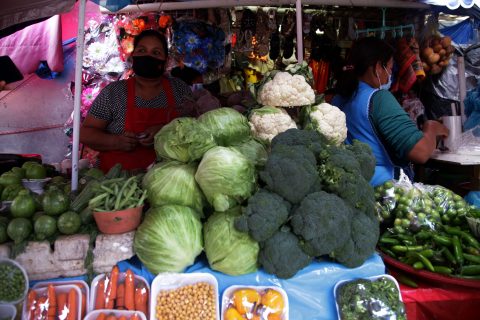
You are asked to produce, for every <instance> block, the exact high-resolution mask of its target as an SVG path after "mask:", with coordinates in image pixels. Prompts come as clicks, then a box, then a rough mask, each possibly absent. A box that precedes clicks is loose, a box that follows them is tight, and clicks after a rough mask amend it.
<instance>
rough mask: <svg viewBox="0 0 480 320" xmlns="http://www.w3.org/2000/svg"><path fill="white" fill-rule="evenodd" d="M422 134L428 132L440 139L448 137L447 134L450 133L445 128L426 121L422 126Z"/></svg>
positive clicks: (432, 121)
mask: <svg viewBox="0 0 480 320" xmlns="http://www.w3.org/2000/svg"><path fill="white" fill-rule="evenodd" d="M423 132H424V133H426V132H428V133H431V134H433V135H435V136H437V137H442V138H446V137H448V134H449V133H450V132H449V130H448V128H447V127H445V126H444V125H443V124H442V123H440V122H438V121H435V120H428V121H426V122H425V123H424V125H423Z"/></svg>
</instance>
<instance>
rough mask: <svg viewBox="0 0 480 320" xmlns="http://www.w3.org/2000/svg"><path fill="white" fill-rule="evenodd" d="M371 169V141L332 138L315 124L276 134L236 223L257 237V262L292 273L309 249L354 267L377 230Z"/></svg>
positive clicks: (369, 247) (372, 246)
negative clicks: (348, 142) (332, 140)
mask: <svg viewBox="0 0 480 320" xmlns="http://www.w3.org/2000/svg"><path fill="white" fill-rule="evenodd" d="M374 170H375V157H374V156H373V154H372V151H371V149H370V147H369V146H368V145H366V144H364V143H361V142H359V141H355V142H354V143H353V144H352V145H348V146H345V145H341V146H336V145H333V144H330V143H329V141H328V139H326V138H325V137H324V136H322V135H321V134H320V133H319V132H317V131H311V130H299V129H289V130H287V131H285V132H283V133H281V134H279V135H277V136H276V137H275V138H274V139H273V140H272V144H271V152H270V154H269V156H268V159H267V162H266V164H265V167H264V168H263V170H262V171H260V173H259V177H260V181H261V182H260V183H263V185H261V188H260V189H259V190H258V191H257V192H256V193H255V194H254V195H253V196H252V197H251V198H250V199H249V200H248V205H247V206H246V208H244V211H243V214H242V216H240V217H238V218H237V220H236V221H235V228H237V229H238V230H239V231H242V232H246V233H249V234H250V236H251V237H252V238H253V239H255V240H256V241H258V242H259V243H260V253H259V256H258V262H259V264H260V265H261V266H262V267H263V268H264V269H265V271H266V272H268V273H272V274H275V275H276V276H278V277H280V278H290V277H293V276H294V275H295V274H296V273H297V272H298V271H299V270H301V269H303V268H304V267H305V266H307V265H308V264H310V262H311V261H312V259H313V258H315V257H329V258H332V259H334V260H336V261H338V262H340V263H342V264H343V265H345V266H347V267H350V268H353V267H357V266H359V265H361V264H363V262H364V261H365V260H366V259H367V258H368V257H369V256H370V255H372V254H373V252H374V250H375V246H376V244H377V241H378V237H379V233H380V230H379V221H378V219H377V217H376V215H375V209H374V208H375V196H374V191H373V188H372V187H371V186H370V184H369V183H368V181H369V180H370V179H371V177H372V176H373V173H374Z"/></svg>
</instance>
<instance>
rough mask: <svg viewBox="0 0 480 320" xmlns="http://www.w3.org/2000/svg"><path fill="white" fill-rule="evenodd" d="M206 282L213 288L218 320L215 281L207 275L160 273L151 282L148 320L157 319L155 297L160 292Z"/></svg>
mask: <svg viewBox="0 0 480 320" xmlns="http://www.w3.org/2000/svg"><path fill="white" fill-rule="evenodd" d="M199 282H206V283H208V284H210V285H212V286H213V290H214V297H215V307H216V308H215V309H216V310H215V313H216V319H217V320H220V312H219V301H218V282H217V279H216V278H215V277H214V276H213V275H211V274H209V273H200V272H197V273H160V274H158V275H157V276H156V277H155V279H153V282H152V290H150V319H152V320H153V319H157V317H156V314H155V313H156V306H157V303H156V301H157V296H158V294H159V293H160V292H161V291H164V290H172V289H177V288H180V287H183V286H187V285H190V284H196V283H199Z"/></svg>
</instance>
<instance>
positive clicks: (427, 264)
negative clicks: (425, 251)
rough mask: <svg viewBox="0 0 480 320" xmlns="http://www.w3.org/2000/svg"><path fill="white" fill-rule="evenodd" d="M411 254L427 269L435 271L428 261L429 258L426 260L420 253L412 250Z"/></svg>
mask: <svg viewBox="0 0 480 320" xmlns="http://www.w3.org/2000/svg"><path fill="white" fill-rule="evenodd" d="M413 256H414V257H415V258H417V259H418V260H419V261H420V262H422V263H423V265H424V267H425V268H427V270H429V271H432V272H435V270H434V269H433V265H432V263H431V262H430V260H428V258H425V257H424V256H423V255H421V254H420V253H419V252H414V253H413Z"/></svg>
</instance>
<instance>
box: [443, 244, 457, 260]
mask: <svg viewBox="0 0 480 320" xmlns="http://www.w3.org/2000/svg"><path fill="white" fill-rule="evenodd" d="M441 251H442V254H443V256H444V257H445V258H447V260H448V261H449V262H450V263H451V264H457V260H455V257H454V256H453V254H452V253H451V252H450V250H449V249H448V248H447V247H443V248H442V250H441Z"/></svg>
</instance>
